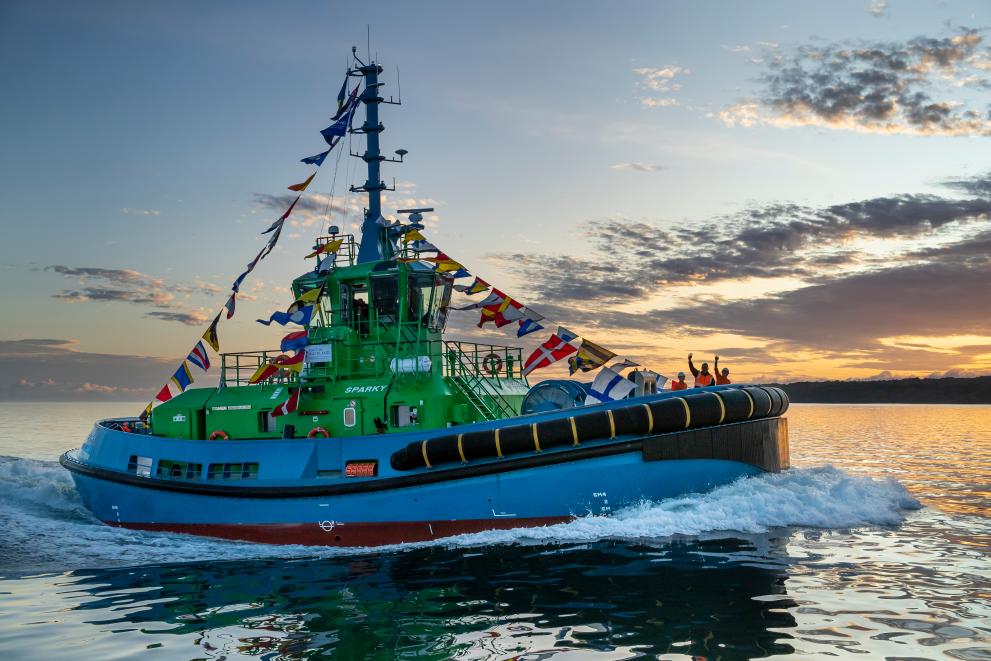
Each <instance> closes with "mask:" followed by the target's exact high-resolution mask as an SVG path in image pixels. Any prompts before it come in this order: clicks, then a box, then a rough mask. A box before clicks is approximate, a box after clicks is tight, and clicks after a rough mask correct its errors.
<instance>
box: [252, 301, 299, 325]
mask: <svg viewBox="0 0 991 661" xmlns="http://www.w3.org/2000/svg"><path fill="white" fill-rule="evenodd" d="M312 316H313V306H312V305H307V306H306V307H304V308H298V307H296V304H295V303H293V305H290V306H289V309H288V310H287V311H286V312H273V313H272V316H270V317H269V318H268V320H267V321H266V320H265V319H258V320H257V321H258V323H259V324H264V325H266V326H271V325H272V322H273V321H274V322H275V323H277V324H279V325H280V326H285V325H286V324H289V323H293V324H299V325H300V326H309V325H310V318H311V317H312Z"/></svg>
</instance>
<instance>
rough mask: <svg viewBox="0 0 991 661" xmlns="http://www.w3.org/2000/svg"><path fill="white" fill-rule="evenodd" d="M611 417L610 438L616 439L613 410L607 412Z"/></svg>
mask: <svg viewBox="0 0 991 661" xmlns="http://www.w3.org/2000/svg"><path fill="white" fill-rule="evenodd" d="M606 415H608V416H609V438H616V420H615V418H613V417H612V409H609V410H607V411H606Z"/></svg>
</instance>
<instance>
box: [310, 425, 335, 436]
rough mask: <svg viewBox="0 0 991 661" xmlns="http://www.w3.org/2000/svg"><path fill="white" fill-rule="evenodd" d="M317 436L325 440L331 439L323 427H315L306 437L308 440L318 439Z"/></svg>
mask: <svg viewBox="0 0 991 661" xmlns="http://www.w3.org/2000/svg"><path fill="white" fill-rule="evenodd" d="M317 434H319V435H320V436H323V437H324V438H330V432H329V431H327V430H326V429H324V428H323V427H314V428H313V429H311V430H310V433H309V434H307V435H306V438H316V436H317Z"/></svg>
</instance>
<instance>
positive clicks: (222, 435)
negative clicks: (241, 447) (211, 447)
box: [210, 429, 230, 441]
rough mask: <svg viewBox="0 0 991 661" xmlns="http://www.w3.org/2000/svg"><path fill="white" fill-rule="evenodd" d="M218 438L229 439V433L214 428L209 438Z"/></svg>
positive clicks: (212, 439) (213, 439)
mask: <svg viewBox="0 0 991 661" xmlns="http://www.w3.org/2000/svg"><path fill="white" fill-rule="evenodd" d="M218 438H219V439H222V440H225V441H226V440H229V439H230V435H229V434H228V433H227V432H225V431H224V430H223V429H215V430H214V431H213V433H212V434H210V440H211V441H215V440H217V439H218Z"/></svg>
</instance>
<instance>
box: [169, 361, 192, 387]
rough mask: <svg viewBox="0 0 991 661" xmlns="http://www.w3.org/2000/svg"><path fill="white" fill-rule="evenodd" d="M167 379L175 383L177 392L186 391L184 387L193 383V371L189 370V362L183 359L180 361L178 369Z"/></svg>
mask: <svg viewBox="0 0 991 661" xmlns="http://www.w3.org/2000/svg"><path fill="white" fill-rule="evenodd" d="M169 380H170V381H172V383H174V384H175V386H176V388H178V389H179V392H186V388H188V387H189V386H190V385H192V383H193V373H192V372H190V371H189V364H188V363H186V361H185V360H184V361H182V365H180V366H179V369H177V370H176V371H175V374H173V375H172V378H171V379H169Z"/></svg>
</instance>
